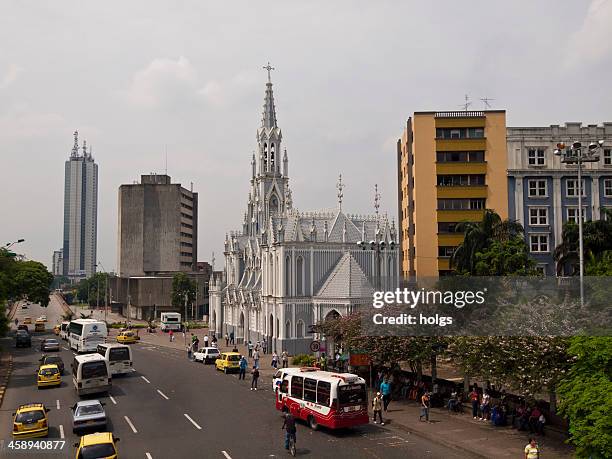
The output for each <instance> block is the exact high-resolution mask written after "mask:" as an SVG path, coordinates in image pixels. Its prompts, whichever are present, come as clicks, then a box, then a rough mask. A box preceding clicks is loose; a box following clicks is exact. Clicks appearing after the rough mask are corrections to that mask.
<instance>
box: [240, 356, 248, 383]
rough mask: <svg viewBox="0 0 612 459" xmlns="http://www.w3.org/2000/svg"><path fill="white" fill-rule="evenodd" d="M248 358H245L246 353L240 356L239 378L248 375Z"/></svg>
mask: <svg viewBox="0 0 612 459" xmlns="http://www.w3.org/2000/svg"><path fill="white" fill-rule="evenodd" d="M247 365H248V362H247V359H245V358H244V355H241V356H240V362H238V380H240V379H242V380H244V376H245V375H246V369H247Z"/></svg>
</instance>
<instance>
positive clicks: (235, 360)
mask: <svg viewBox="0 0 612 459" xmlns="http://www.w3.org/2000/svg"><path fill="white" fill-rule="evenodd" d="M239 363H240V354H238V353H237V352H223V353H222V354H221V357H219V358H218V359H217V360H215V368H216V369H217V370H220V371H223V372H224V373H226V374H227V373H229V372H231V371H238V370H239V368H240V367H239Z"/></svg>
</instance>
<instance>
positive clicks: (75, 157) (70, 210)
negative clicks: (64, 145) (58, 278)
mask: <svg viewBox="0 0 612 459" xmlns="http://www.w3.org/2000/svg"><path fill="white" fill-rule="evenodd" d="M97 233H98V165H97V164H96V163H95V162H94V159H93V156H92V152H91V147H90V150H89V151H87V144H86V142H85V141H84V142H83V147H82V154H80V153H79V139H78V132H76V131H75V133H74V146H73V147H72V152H71V154H70V158H69V159H68V160H67V161H66V164H65V182H64V247H63V261H64V265H63V274H64V275H65V276H68V277H71V278H79V277H89V276H91V275H92V274H94V273H95V272H96V263H97V258H96V249H97V247H96V246H97Z"/></svg>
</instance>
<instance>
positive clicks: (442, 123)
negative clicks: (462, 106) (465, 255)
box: [397, 110, 508, 279]
mask: <svg viewBox="0 0 612 459" xmlns="http://www.w3.org/2000/svg"><path fill="white" fill-rule="evenodd" d="M397 163H398V202H399V214H400V221H401V237H400V240H401V253H402V274H403V276H404V277H405V278H409V279H414V278H415V277H430V276H431V277H437V276H439V275H445V274H448V273H450V272H451V266H450V257H451V255H452V253H453V251H454V250H455V248H456V247H457V246H458V245H459V244H460V243H461V242H462V241H463V234H462V233H459V232H457V230H456V228H457V224H458V223H459V222H463V221H470V222H478V221H480V220H481V219H482V216H483V213H484V209H492V210H495V211H496V212H497V213H498V214H499V215H500V216H501V217H502V218H503V219H506V218H508V181H507V175H506V112H505V111H503V110H487V111H452V112H416V113H414V116H413V117H411V118H409V119H408V122H407V124H406V128H405V130H404V133H403V135H402V138H401V139H399V140H398V142H397Z"/></svg>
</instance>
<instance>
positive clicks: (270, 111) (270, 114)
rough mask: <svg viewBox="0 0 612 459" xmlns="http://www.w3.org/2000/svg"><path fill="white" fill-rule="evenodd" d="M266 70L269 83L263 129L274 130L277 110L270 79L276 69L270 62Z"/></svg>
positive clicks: (267, 84) (262, 122)
mask: <svg viewBox="0 0 612 459" xmlns="http://www.w3.org/2000/svg"><path fill="white" fill-rule="evenodd" d="M264 69H265V70H267V71H268V82H267V83H266V96H265V100H264V110H263V118H262V120H261V127H264V128H268V129H272V128H275V127H277V125H276V109H275V107H274V93H273V92H272V80H271V78H270V71H272V70H274V67H272V66H271V65H270V63H269V62H268V65H266V66H264Z"/></svg>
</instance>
